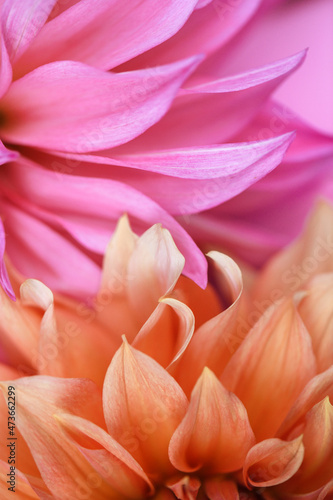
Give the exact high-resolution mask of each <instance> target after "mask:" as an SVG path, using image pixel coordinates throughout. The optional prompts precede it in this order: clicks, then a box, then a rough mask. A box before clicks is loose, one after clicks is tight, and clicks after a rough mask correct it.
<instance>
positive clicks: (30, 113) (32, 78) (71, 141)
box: [1, 37, 201, 152]
mask: <svg viewBox="0 0 333 500" xmlns="http://www.w3.org/2000/svg"><path fill="white" fill-rule="evenodd" d="M111 38H112V37H111ZM200 59H201V56H196V57H193V58H191V59H187V60H185V61H180V62H176V63H173V64H170V65H167V66H160V67H158V68H155V70H154V71H155V73H154V76H153V78H151V70H149V69H145V70H139V71H133V72H128V73H119V74H115V73H108V72H104V71H101V70H99V69H95V68H92V67H90V66H86V65H85V64H82V63H79V62H73V61H62V62H55V63H50V64H47V65H45V66H41V67H39V68H37V69H35V70H34V71H32V72H31V73H29V74H27V75H25V76H24V77H22V78H21V79H19V80H16V81H15V82H14V83H13V84H12V86H11V87H10V89H9V91H8V93H7V94H6V96H5V97H4V99H3V101H2V109H3V112H4V113H5V116H6V124H5V125H4V126H3V127H2V131H1V134H2V137H4V138H5V139H6V140H7V141H9V142H14V143H19V144H26V145H29V146H37V147H42V148H45V147H46V148H54V149H58V150H61V151H74V152H87V151H96V150H98V149H106V148H110V147H113V146H117V145H119V144H122V143H124V142H127V141H129V140H130V139H133V138H134V137H136V136H138V135H139V134H141V133H142V132H144V131H145V130H146V129H147V128H149V127H150V126H151V125H153V124H154V123H156V122H157V121H158V120H160V118H161V117H162V116H163V115H164V114H165V113H166V111H167V110H168V108H169V106H170V103H171V102H172V101H173V99H174V97H175V95H176V93H177V91H178V89H179V87H180V86H181V84H182V83H183V81H184V80H185V79H186V78H187V77H188V75H189V74H190V73H191V72H192V71H193V69H194V68H195V67H196V66H197V64H198V62H199V61H200ZM110 96H113V97H112V98H111V97H110ZM83 101H84V103H85V104H84V106H82V102H83Z"/></svg>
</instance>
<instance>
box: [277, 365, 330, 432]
mask: <svg viewBox="0 0 333 500" xmlns="http://www.w3.org/2000/svg"><path fill="white" fill-rule="evenodd" d="M326 396H329V397H330V398H331V399H332V400H333V366H332V367H331V368H329V369H328V370H326V371H325V372H323V373H320V374H319V375H317V376H316V377H314V378H313V379H312V380H310V382H309V383H308V384H307V385H306V386H305V387H304V389H303V391H302V392H301V394H300V395H299V397H298V398H297V400H296V401H295V403H294V405H293V406H292V408H291V410H290V411H289V413H288V415H287V417H286V418H285V420H284V421H283V423H282V425H281V427H280V428H279V430H278V433H277V435H278V437H280V438H282V439H286V438H287V437H288V436H289V435H290V433H291V432H292V431H293V430H294V429H296V428H297V427H299V426H300V425H302V423H303V422H304V418H305V415H306V414H307V412H308V411H309V410H311V408H312V407H313V406H314V405H315V404H317V403H319V402H320V401H321V400H322V399H324V398H325V397H326Z"/></svg>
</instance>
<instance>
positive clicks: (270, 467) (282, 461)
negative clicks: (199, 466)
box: [243, 436, 304, 489]
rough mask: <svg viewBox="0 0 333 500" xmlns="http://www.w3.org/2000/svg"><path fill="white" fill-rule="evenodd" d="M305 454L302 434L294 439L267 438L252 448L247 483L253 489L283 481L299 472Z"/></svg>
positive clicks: (245, 468) (244, 470)
mask: <svg viewBox="0 0 333 500" xmlns="http://www.w3.org/2000/svg"><path fill="white" fill-rule="evenodd" d="M303 456H304V446H303V444H302V436H300V437H298V438H297V439H295V440H294V441H281V440H280V439H276V438H273V439H266V440H265V441H262V442H261V443H258V444H256V445H255V446H254V447H253V448H251V450H250V451H249V453H248V455H247V457H246V460H245V464H244V468H243V475H244V481H245V484H247V486H248V487H249V488H250V489H251V488H252V487H258V488H260V487H266V486H274V485H277V484H280V483H283V482H284V481H286V480H287V479H289V478H290V477H292V476H293V475H294V474H295V473H296V472H297V470H298V469H299V467H300V465H301V463H302V460H303Z"/></svg>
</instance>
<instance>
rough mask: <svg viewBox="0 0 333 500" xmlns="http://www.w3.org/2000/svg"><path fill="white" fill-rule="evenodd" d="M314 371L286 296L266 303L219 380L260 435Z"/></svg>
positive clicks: (271, 430) (269, 430)
mask: <svg viewBox="0 0 333 500" xmlns="http://www.w3.org/2000/svg"><path fill="white" fill-rule="evenodd" d="M315 373H316V362H315V358H314V354H313V351H312V345H311V338H310V336H309V333H308V332H307V330H306V328H305V326H304V324H303V323H302V321H301V319H300V317H299V315H298V313H297V311H296V307H295V305H294V302H293V301H292V300H291V299H288V300H285V301H284V302H282V303H280V304H279V305H276V306H272V307H271V308H270V309H269V310H268V311H267V312H266V313H265V315H264V316H263V317H262V319H261V320H260V321H258V322H257V323H256V324H255V326H254V327H253V328H252V330H251V331H250V332H249V333H248V335H247V336H246V338H245V340H244V341H243V343H242V344H241V346H240V347H239V349H238V350H237V351H236V353H235V354H234V355H233V357H232V358H231V360H230V362H229V363H228V365H227V367H226V369H225V371H224V373H223V375H222V378H221V380H222V383H223V384H224V385H225V386H226V388H227V389H229V390H230V391H233V392H234V393H235V394H236V395H237V396H238V397H239V398H240V399H241V401H242V402H243V403H244V405H245V407H246V409H247V412H248V414H249V419H250V423H251V426H252V428H253V430H254V433H255V435H256V437H257V439H260V440H261V439H265V438H267V437H270V436H273V435H274V434H275V432H276V431H277V430H278V428H279V426H280V425H281V423H282V421H283V419H284V418H285V417H286V415H287V413H288V411H289V410H290V408H291V406H292V404H293V403H294V401H295V399H296V398H297V396H298V395H299V394H300V392H301V391H302V389H303V388H304V386H305V385H306V383H307V382H308V381H309V380H310V379H311V378H312V377H313V376H314V375H315Z"/></svg>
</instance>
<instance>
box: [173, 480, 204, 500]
mask: <svg viewBox="0 0 333 500" xmlns="http://www.w3.org/2000/svg"><path fill="white" fill-rule="evenodd" d="M200 486H201V482H200V480H199V479H197V478H196V477H190V476H185V477H182V478H181V479H180V480H179V481H177V482H175V483H173V484H171V485H170V484H169V488H170V489H171V490H172V491H173V492H174V494H175V495H176V498H177V499H178V500H196V499H197V498H198V491H199V489H200Z"/></svg>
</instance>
